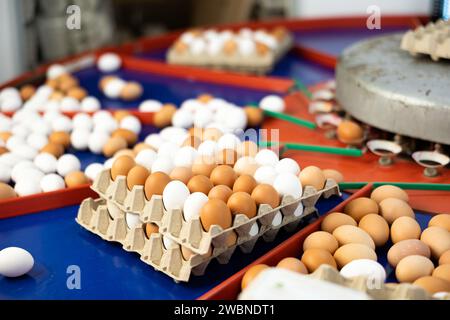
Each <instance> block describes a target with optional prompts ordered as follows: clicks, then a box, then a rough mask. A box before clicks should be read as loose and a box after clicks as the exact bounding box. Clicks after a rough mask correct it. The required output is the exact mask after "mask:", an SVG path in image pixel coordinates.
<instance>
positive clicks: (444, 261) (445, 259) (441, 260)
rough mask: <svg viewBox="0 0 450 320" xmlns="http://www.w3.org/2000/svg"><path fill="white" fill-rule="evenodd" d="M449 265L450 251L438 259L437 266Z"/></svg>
mask: <svg viewBox="0 0 450 320" xmlns="http://www.w3.org/2000/svg"><path fill="white" fill-rule="evenodd" d="M441 264H450V250H447V251H445V252H444V253H443V254H442V255H441V257H440V258H439V265H441Z"/></svg>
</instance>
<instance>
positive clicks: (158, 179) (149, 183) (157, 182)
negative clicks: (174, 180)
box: [144, 172, 170, 200]
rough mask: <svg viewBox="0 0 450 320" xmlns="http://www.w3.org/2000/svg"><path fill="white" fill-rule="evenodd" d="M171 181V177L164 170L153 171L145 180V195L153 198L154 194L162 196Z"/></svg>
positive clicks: (148, 198)
mask: <svg viewBox="0 0 450 320" xmlns="http://www.w3.org/2000/svg"><path fill="white" fill-rule="evenodd" d="M169 182H170V177H169V176H168V175H167V174H165V173H162V172H155V173H152V174H151V175H150V176H149V177H148V178H147V180H146V181H145V186H144V190H145V197H146V198H147V200H151V199H152V197H153V196H154V195H158V196H161V195H162V194H163V191H164V189H165V188H166V186H167V185H168V184H169Z"/></svg>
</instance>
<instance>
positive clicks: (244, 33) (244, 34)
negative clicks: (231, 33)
mask: <svg viewBox="0 0 450 320" xmlns="http://www.w3.org/2000/svg"><path fill="white" fill-rule="evenodd" d="M239 36H240V37H241V38H251V37H253V31H252V29H250V28H242V29H241V30H239Z"/></svg>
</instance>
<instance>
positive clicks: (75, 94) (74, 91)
mask: <svg viewBox="0 0 450 320" xmlns="http://www.w3.org/2000/svg"><path fill="white" fill-rule="evenodd" d="M87 95H88V93H87V91H86V90H84V89H83V88H80V87H74V88H71V89H70V90H68V91H67V96H68V97H71V98H74V99H77V100H78V101H81V100H83V99H84V98H86V97H87Z"/></svg>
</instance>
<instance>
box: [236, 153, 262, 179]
mask: <svg viewBox="0 0 450 320" xmlns="http://www.w3.org/2000/svg"><path fill="white" fill-rule="evenodd" d="M248 166H252V167H253V166H254V167H258V164H257V163H256V161H255V158H253V157H242V158H239V159H238V160H237V161H236V164H235V165H234V171H236V173H237V174H239V175H240V174H242V173H243V172H244V170H245V169H246V168H247V167H248Z"/></svg>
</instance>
